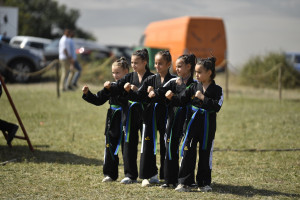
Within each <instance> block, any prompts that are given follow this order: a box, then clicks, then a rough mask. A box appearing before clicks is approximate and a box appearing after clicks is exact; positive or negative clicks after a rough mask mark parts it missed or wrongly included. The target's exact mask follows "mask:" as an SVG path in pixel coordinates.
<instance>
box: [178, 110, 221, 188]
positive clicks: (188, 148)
mask: <svg viewBox="0 0 300 200" xmlns="http://www.w3.org/2000/svg"><path fill="white" fill-rule="evenodd" d="M214 121H215V120H211V122H213V123H210V124H209V126H210V127H211V128H210V129H209V132H208V140H207V147H206V149H203V135H204V118H203V116H202V115H200V114H197V115H196V117H195V120H194V121H193V123H192V124H191V127H190V132H189V134H188V137H187V139H186V141H185V145H184V151H183V158H182V160H181V163H180V168H179V175H178V183H179V184H184V185H191V184H194V183H195V180H194V178H195V174H194V172H195V166H196V159H197V144H198V143H199V149H198V154H199V162H198V169H197V176H196V181H197V184H198V186H199V187H202V186H205V185H210V184H211V170H212V163H211V161H212V151H213V139H214V135H215V130H216V129H215V124H214Z"/></svg>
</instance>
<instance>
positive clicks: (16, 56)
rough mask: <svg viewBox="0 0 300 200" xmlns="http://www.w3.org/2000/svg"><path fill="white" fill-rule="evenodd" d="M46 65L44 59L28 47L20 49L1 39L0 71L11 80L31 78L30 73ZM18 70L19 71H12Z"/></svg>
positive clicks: (20, 81) (22, 81)
mask: <svg viewBox="0 0 300 200" xmlns="http://www.w3.org/2000/svg"><path fill="white" fill-rule="evenodd" d="M43 67H45V64H44V60H43V59H42V57H39V56H37V55H35V54H33V53H31V52H30V51H29V50H27V49H20V48H15V47H12V46H10V45H9V44H6V43H4V42H2V41H0V73H1V74H2V75H3V76H4V77H6V78H7V79H8V80H9V81H11V82H19V83H24V82H27V81H29V80H30V78H31V77H30V76H29V74H28V73H30V72H35V71H38V70H40V69H42V68H43ZM12 70H16V71H17V72H18V73H12Z"/></svg>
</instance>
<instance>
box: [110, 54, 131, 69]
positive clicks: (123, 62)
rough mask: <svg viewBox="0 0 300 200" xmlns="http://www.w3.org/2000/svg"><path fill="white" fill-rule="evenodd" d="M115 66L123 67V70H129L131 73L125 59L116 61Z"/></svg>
mask: <svg viewBox="0 0 300 200" xmlns="http://www.w3.org/2000/svg"><path fill="white" fill-rule="evenodd" d="M113 65H117V66H119V67H122V68H123V69H127V70H128V71H129V64H128V61H127V59H126V58H125V57H121V58H119V59H118V60H116V61H115V62H114V63H113Z"/></svg>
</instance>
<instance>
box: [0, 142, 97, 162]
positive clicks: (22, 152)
mask: <svg viewBox="0 0 300 200" xmlns="http://www.w3.org/2000/svg"><path fill="white" fill-rule="evenodd" d="M37 147H39V146H34V152H31V151H30V150H29V148H28V146H13V147H12V148H9V147H8V146H1V145H0V162H5V161H10V160H13V162H24V161H26V162H34V163H60V164H73V165H97V166H99V165H103V161H102V160H98V159H93V158H85V157H83V156H78V155H76V154H73V153H70V152H66V151H47V150H40V149H37ZM40 147H42V148H45V147H46V148H47V146H40Z"/></svg>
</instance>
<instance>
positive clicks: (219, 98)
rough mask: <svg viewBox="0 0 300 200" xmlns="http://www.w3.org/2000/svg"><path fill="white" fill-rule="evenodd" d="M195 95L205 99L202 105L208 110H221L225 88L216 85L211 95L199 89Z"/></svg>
mask: <svg viewBox="0 0 300 200" xmlns="http://www.w3.org/2000/svg"><path fill="white" fill-rule="evenodd" d="M195 97H197V98H199V99H200V100H202V101H203V105H202V107H203V108H204V109H206V110H213V111H215V112H219V110H220V109H221V106H222V104H223V90H222V88H221V87H220V86H215V88H214V93H213V94H211V97H207V96H205V95H203V94H202V93H201V92H200V91H197V92H196V94H195Z"/></svg>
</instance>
